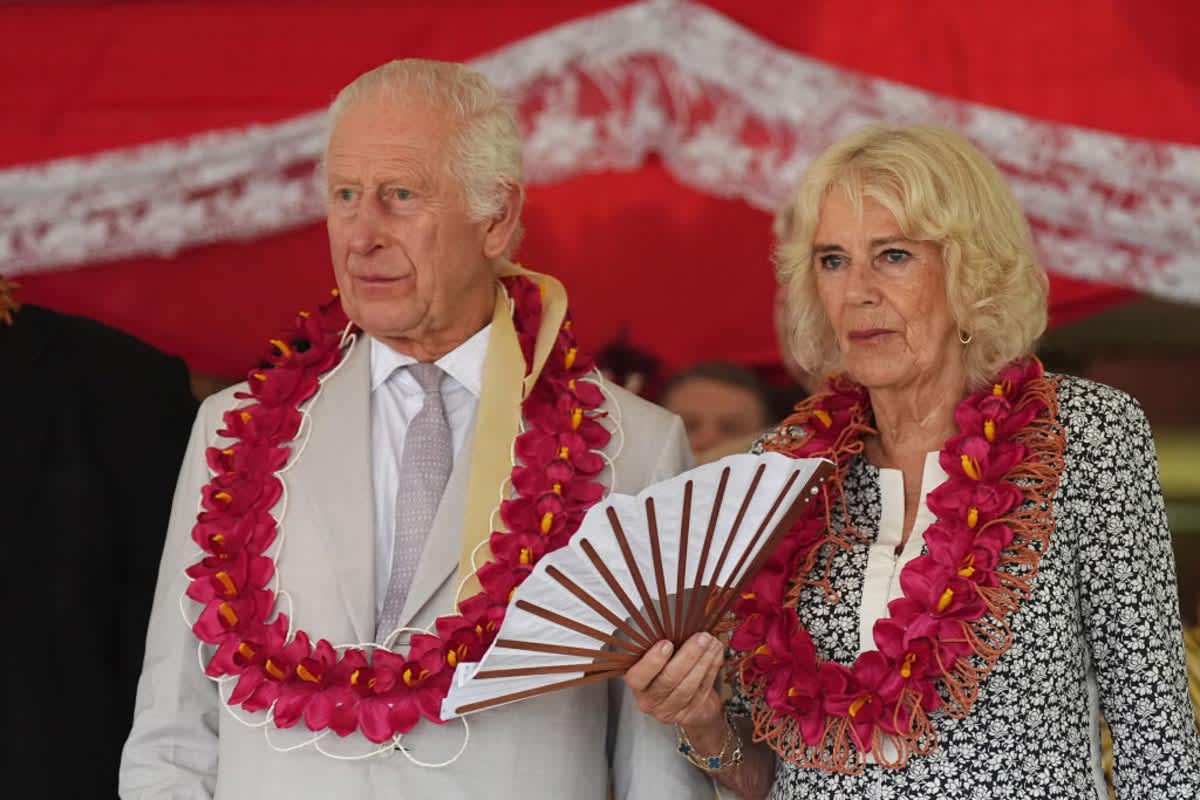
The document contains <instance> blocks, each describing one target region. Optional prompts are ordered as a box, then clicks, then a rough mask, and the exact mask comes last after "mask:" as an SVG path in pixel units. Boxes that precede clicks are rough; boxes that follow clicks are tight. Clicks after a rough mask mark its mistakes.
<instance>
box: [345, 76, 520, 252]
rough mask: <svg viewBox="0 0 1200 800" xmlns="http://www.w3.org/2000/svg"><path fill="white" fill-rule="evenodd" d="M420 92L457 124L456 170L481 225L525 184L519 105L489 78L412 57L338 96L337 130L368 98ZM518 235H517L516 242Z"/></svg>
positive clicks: (453, 155)
mask: <svg viewBox="0 0 1200 800" xmlns="http://www.w3.org/2000/svg"><path fill="white" fill-rule="evenodd" d="M413 94H417V95H418V96H421V97H423V98H425V99H427V100H429V101H430V102H431V103H432V104H433V105H435V106H436V107H437V108H439V109H442V110H444V111H446V113H447V114H449V115H450V116H451V117H452V118H453V119H454V120H455V123H456V125H455V128H456V131H455V133H454V135H453V137H452V138H451V141H450V143H449V147H450V153H449V154H450V171H451V173H452V174H453V175H454V176H455V177H456V178H458V180H459V183H461V184H462V187H463V192H464V194H465V195H466V200H467V211H468V213H469V214H470V215H471V217H472V218H473V219H474V220H475V221H480V220H484V219H489V218H491V217H495V216H496V215H498V214H499V213H500V211H501V209H502V208H503V207H504V187H505V186H506V185H508V186H512V185H517V186H519V185H521V183H522V179H523V177H524V167H523V165H522V160H521V134H520V131H519V129H518V128H517V115H516V110H515V108H514V107H513V104H512V103H511V102H510V101H509V100H508V99H507V98H506V97H505V96H504V95H503V94H501V92H500V91H498V90H497V89H496V87H495V86H493V85H492V84H491V83H489V82H488V80H487V79H486V78H484V77H483V76H482V75H480V74H479V73H478V72H475V71H474V70H472V69H469V68H468V67H465V66H463V65H462V64H455V63H452V62H448V61H429V60H425V59H419V58H407V59H401V60H398V61H390V62H388V63H387V64H384V65H382V66H379V67H376V68H375V69H373V70H371V71H370V72H364V73H363V74H362V75H359V76H358V77H357V78H355V79H354V80H353V81H352V82H351V83H350V84H349V85H347V86H346V87H345V88H344V89H342V90H341V91H340V92H338V95H337V97H335V98H334V99H333V103H332V104H330V106H329V130H330V131H331V132H332V131H333V129H334V128H335V127H336V126H337V123H338V120H339V119H340V118H341V115H342V114H343V113H344V112H345V110H346V109H347V108H349V107H350V106H352V105H354V104H355V103H357V102H359V101H361V100H365V99H380V98H386V99H396V100H398V99H401V98H404V97H411V96H413ZM517 238H519V234H518V236H516V237H514V242H515V239H517Z"/></svg>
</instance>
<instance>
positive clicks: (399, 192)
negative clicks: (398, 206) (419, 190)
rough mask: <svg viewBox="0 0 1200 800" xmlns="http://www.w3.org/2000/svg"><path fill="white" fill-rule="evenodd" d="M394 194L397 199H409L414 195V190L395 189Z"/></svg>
mask: <svg viewBox="0 0 1200 800" xmlns="http://www.w3.org/2000/svg"><path fill="white" fill-rule="evenodd" d="M392 194H393V196H395V198H396V199H397V200H408V199H409V198H410V197H412V192H411V191H410V190H408V189H394V190H392Z"/></svg>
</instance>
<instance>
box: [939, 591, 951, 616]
mask: <svg viewBox="0 0 1200 800" xmlns="http://www.w3.org/2000/svg"><path fill="white" fill-rule="evenodd" d="M952 602H954V590H953V589H951V588H949V587H947V588H946V591H944V592H942V596H941V597H939V598H938V603H937V610H938V612H939V613H940V612H942V611H945V610H946V609H947V608H948V607H949V606H950V604H951V603H952Z"/></svg>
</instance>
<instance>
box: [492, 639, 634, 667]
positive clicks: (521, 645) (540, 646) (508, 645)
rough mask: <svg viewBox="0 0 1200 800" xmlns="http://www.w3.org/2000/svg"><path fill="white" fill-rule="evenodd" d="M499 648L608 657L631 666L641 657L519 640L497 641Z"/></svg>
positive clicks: (588, 656)
mask: <svg viewBox="0 0 1200 800" xmlns="http://www.w3.org/2000/svg"><path fill="white" fill-rule="evenodd" d="M496 646H497V647H503V648H505V649H507V650H525V651H528V652H530V653H551V654H553V655H557V656H579V657H580V658H602V657H608V658H610V659H611V660H613V661H626V662H628V663H630V664H632V663H633V662H635V661H637V660H638V658H639V656H637V655H634V654H633V653H617V652H614V651H612V650H604V649H601V648H595V649H593V648H590V647H571V646H570V645H565V644H551V643H549V642H525V641H521V640H519V639H498V640H496Z"/></svg>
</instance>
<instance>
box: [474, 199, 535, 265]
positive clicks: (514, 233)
mask: <svg viewBox="0 0 1200 800" xmlns="http://www.w3.org/2000/svg"><path fill="white" fill-rule="evenodd" d="M500 196H501V198H502V200H503V202H502V203H501V205H500V210H499V211H498V212H496V215H495V216H493V217H492V218H491V220H489V221H488V226H487V231H486V233H485V234H484V237H483V254H484V256H485V257H487V259H488V260H492V259H496V258H500V257H501V256H507V255H508V254H509V253H510V252H512V250H513V249H514V248H515V247H516V244H517V241H518V240H519V239H520V238H521V208H522V207H523V206H524V205H525V187H524V186H522V185H521V184H519V183H510V182H508V181H505V182H504V183H503V184H501V187H500Z"/></svg>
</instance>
